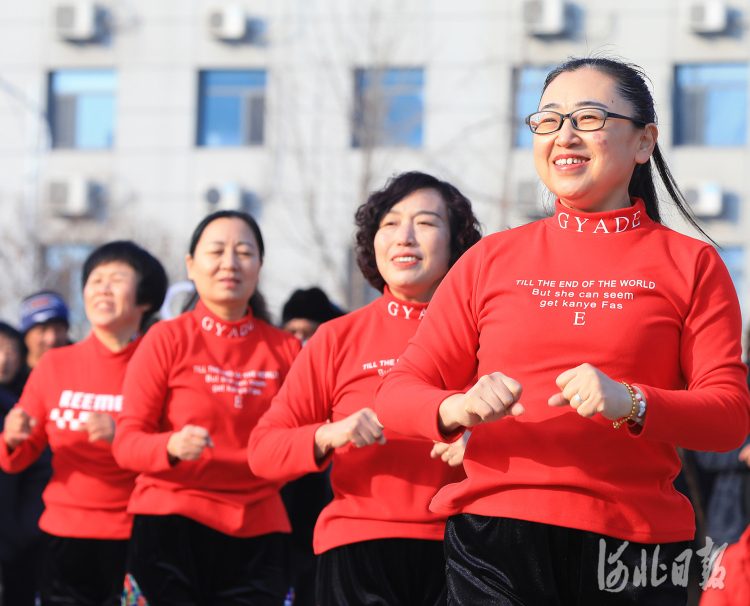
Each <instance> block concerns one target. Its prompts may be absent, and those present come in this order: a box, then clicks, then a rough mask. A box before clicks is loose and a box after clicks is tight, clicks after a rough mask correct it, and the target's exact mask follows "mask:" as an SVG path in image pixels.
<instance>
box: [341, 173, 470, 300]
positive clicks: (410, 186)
mask: <svg viewBox="0 0 750 606" xmlns="http://www.w3.org/2000/svg"><path fill="white" fill-rule="evenodd" d="M420 189H434V190H435V191H436V192H438V193H439V194H440V197H441V198H442V199H443V201H444V202H445V206H446V207H447V209H448V220H449V224H450V234H451V241H450V251H451V256H450V261H449V264H448V266H449V267H453V264H454V263H455V262H456V261H458V259H459V258H460V257H461V255H462V254H464V253H465V252H466V251H467V250H469V248H471V247H472V246H473V245H474V244H476V243H477V242H479V240H480V239H481V238H482V234H481V231H480V226H479V221H477V218H476V217H475V216H474V213H473V212H472V210H471V202H469V200H468V198H466V196H464V195H463V194H462V193H461V192H460V191H458V189H456V188H455V187H454V186H453V185H451V184H450V183H447V182H445V181H440V180H439V179H436V178H435V177H433V176H432V175H428V174H426V173H421V172H417V171H412V172H408V173H401V174H400V175H396V176H395V177H391V178H390V179H389V180H388V183H386V185H385V187H384V188H383V189H381V190H378V191H375V192H372V193H371V194H370V196H369V197H368V198H367V202H365V203H364V204H363V205H362V206H360V207H359V208H358V209H357V214H356V215H355V218H354V220H355V223H356V225H357V234H356V246H355V253H356V255H357V265H359V269H360V270H361V271H362V275H364V277H365V279H366V280H367V281H368V282H369V283H370V284H371V285H372V286H373V287H374V288H376V289H378V290H379V291H381V292H382V291H383V289H384V288H385V280H383V276H381V275H380V272H379V271H378V265H377V262H376V260H375V234H376V233H377V231H378V229H379V228H380V221H381V220H382V219H383V217H384V216H385V214H386V213H387V212H388V211H389V210H391V208H393V207H394V206H395V205H396V204H398V203H399V202H400V201H401V200H403V199H404V198H405V197H406V196H408V195H409V194H412V193H414V192H415V191H418V190H420Z"/></svg>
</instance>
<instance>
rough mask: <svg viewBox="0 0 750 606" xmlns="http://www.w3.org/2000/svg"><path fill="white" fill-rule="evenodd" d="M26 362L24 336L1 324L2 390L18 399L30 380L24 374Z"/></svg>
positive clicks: (0, 379)
mask: <svg viewBox="0 0 750 606" xmlns="http://www.w3.org/2000/svg"><path fill="white" fill-rule="evenodd" d="M25 360H26V345H25V344H24V342H23V335H22V334H21V333H20V332H18V331H17V330H16V329H15V328H13V327H12V326H10V325H9V324H6V323H5V322H0V388H2V389H5V390H7V391H9V392H10V393H11V394H13V395H14V396H15V397H16V398H19V397H21V392H22V391H23V386H24V385H25V384H26V379H27V378H28V375H27V374H26V373H25V372H24V370H25Z"/></svg>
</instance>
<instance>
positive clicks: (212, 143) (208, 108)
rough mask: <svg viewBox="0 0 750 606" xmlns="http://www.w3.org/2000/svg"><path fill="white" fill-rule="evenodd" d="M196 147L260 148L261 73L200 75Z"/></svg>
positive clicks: (263, 94)
mask: <svg viewBox="0 0 750 606" xmlns="http://www.w3.org/2000/svg"><path fill="white" fill-rule="evenodd" d="M199 88H200V93H199V94H200V99H199V110H198V112H199V118H198V145H201V146H206V147H237V146H242V145H263V131H264V122H265V113H266V72H265V71H264V70H211V71H204V72H201V74H200V83H199Z"/></svg>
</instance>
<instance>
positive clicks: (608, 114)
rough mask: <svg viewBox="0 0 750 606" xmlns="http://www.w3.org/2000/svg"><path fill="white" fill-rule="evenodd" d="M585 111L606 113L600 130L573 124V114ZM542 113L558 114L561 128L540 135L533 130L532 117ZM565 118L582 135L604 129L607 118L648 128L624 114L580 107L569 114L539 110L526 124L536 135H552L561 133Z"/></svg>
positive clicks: (528, 118) (527, 119) (529, 116)
mask: <svg viewBox="0 0 750 606" xmlns="http://www.w3.org/2000/svg"><path fill="white" fill-rule="evenodd" d="M585 109H595V110H598V111H600V112H604V120H602V125H601V126H600V127H599V128H592V129H590V130H588V129H585V128H578V127H577V126H576V125H575V124H573V120H572V118H571V116H572V115H573V114H575V113H577V112H580V111H583V110H585ZM542 112H547V113H552V114H557V115H558V116H560V126H558V127H557V128H556V129H555V130H551V131H549V132H546V133H538V132H536V131H535V130H533V129H532V128H531V116H533V115H535V114H541V113H542ZM565 118H567V119H568V120H570V125H571V126H572V127H573V129H574V130H577V131H580V132H582V133H593V132H596V131H598V130H601V129H603V128H604V125H605V124H606V123H607V118H619V119H620V120H630V121H631V122H632V123H633V124H639V125H641V126H646V123H645V122H642V121H641V120H636V119H635V118H631V117H630V116H623V115H622V114H616V113H614V112H610V111H607V110H606V109H602V108H601V107H579V108H578V109H576V110H573V111H572V112H570V113H569V114H561V113H560V112H556V111H554V110H551V109H543V110H537V111H535V112H532V113H530V114H529V115H528V116H526V120H525V122H526V126H528V127H529V130H530V131H531V132H532V134H534V135H551V134H553V133H556V132H557V131H559V130H560V129H561V128H562V127H563V123H564V122H565Z"/></svg>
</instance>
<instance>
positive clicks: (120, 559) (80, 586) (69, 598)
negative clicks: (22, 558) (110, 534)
mask: <svg viewBox="0 0 750 606" xmlns="http://www.w3.org/2000/svg"><path fill="white" fill-rule="evenodd" d="M127 553H128V541H126V540H123V541H117V540H109V539H73V538H69V537H57V536H53V535H51V534H46V533H44V535H43V539H42V546H41V555H40V566H39V594H40V597H41V600H42V606H51V605H53V604H54V605H59V604H66V605H70V606H119V604H120V598H121V596H122V587H123V582H124V580H125V559H126V557H127Z"/></svg>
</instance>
